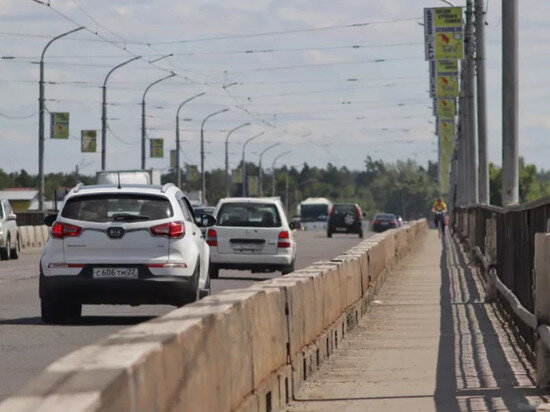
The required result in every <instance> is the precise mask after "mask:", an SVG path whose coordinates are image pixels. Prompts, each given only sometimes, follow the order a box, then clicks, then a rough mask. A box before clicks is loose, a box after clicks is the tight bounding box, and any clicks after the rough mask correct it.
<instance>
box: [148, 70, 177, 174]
mask: <svg viewBox="0 0 550 412" xmlns="http://www.w3.org/2000/svg"><path fill="white" fill-rule="evenodd" d="M175 75H176V73H170V74H169V75H168V76H164V77H162V78H160V79H158V80H155V81H154V82H153V83H151V84H150V85H149V86H147V88H146V89H145V91H144V92H143V97H142V99H141V168H142V169H145V140H146V135H147V127H146V125H145V96H146V95H147V92H148V91H149V89H151V87H153V86H154V85H155V84H158V83H160V82H161V81H163V80H166V79H169V78H170V77H174V76H175Z"/></svg>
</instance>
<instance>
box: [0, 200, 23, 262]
mask: <svg viewBox="0 0 550 412" xmlns="http://www.w3.org/2000/svg"><path fill="white" fill-rule="evenodd" d="M16 218H17V216H16V215H15V213H13V210H12V209H11V206H10V203H9V202H8V201H7V200H0V259H2V260H8V259H17V258H18V257H19V250H20V243H19V234H18V232H17V223H16V222H15V219H16Z"/></svg>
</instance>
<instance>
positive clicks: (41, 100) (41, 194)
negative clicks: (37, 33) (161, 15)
mask: <svg viewBox="0 0 550 412" xmlns="http://www.w3.org/2000/svg"><path fill="white" fill-rule="evenodd" d="M82 29H84V27H78V28H76V29H73V30H71V31H68V32H66V33H63V34H60V35H59V36H55V37H54V38H53V39H51V40H50V41H49V42H48V43H46V46H45V47H44V49H43V50H42V55H41V56H40V81H39V83H38V180H39V183H38V209H39V210H40V211H44V186H45V182H44V112H45V111H46V104H45V101H46V98H45V97H44V54H46V50H48V47H50V44H52V43H53V42H54V41H56V40H57V39H60V38H62V37H65V36H68V35H69V34H71V33H74V32H76V31H79V30H82Z"/></svg>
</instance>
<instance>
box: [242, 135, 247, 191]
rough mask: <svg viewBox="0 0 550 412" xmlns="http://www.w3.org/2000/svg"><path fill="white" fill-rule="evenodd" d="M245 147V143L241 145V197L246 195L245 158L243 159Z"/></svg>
mask: <svg viewBox="0 0 550 412" xmlns="http://www.w3.org/2000/svg"><path fill="white" fill-rule="evenodd" d="M245 147H246V143H245V144H244V145H243V159H242V164H241V168H242V175H243V184H242V197H246V183H247V182H246V160H245V157H244V150H245Z"/></svg>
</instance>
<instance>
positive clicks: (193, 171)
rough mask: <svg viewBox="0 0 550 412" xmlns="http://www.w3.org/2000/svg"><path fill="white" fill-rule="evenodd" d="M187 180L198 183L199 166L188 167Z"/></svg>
mask: <svg viewBox="0 0 550 412" xmlns="http://www.w3.org/2000/svg"><path fill="white" fill-rule="evenodd" d="M186 178H187V181H188V182H198V181H199V179H200V174H199V167H198V166H197V165H187V173H186Z"/></svg>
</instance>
